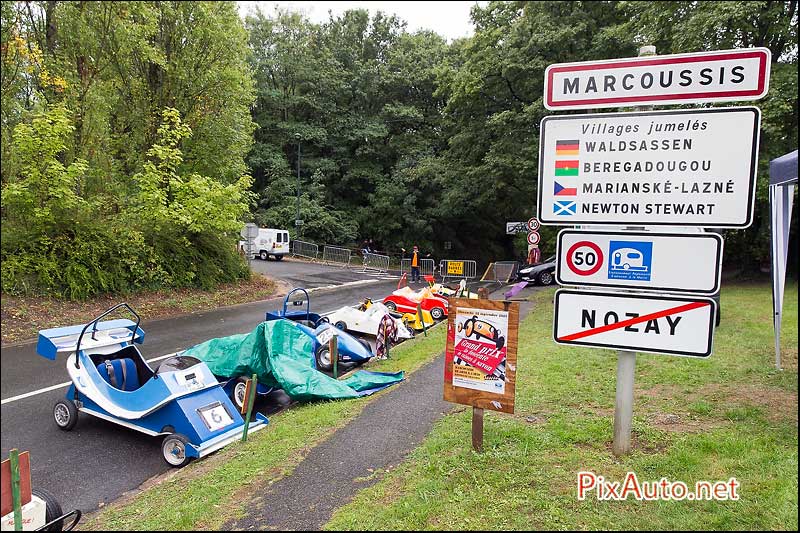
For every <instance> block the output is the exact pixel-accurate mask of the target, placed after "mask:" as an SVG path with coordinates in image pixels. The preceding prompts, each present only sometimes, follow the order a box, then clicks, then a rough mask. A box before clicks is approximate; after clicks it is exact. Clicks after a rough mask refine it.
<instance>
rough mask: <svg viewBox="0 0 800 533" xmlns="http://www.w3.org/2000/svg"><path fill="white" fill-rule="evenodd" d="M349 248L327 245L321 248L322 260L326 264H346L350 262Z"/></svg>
mask: <svg viewBox="0 0 800 533" xmlns="http://www.w3.org/2000/svg"><path fill="white" fill-rule="evenodd" d="M350 254H351V250H349V249H347V248H339V247H338V246H328V245H327V244H326V245H325V247H324V248H323V249H322V261H323V262H324V263H325V264H326V265H327V264H330V263H334V264H337V265H342V266H345V267H346V266H348V265H349V264H350Z"/></svg>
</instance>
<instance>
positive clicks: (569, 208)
mask: <svg viewBox="0 0 800 533" xmlns="http://www.w3.org/2000/svg"><path fill="white" fill-rule="evenodd" d="M576 211H577V204H576V203H575V201H564V202H553V214H554V215H561V216H564V215H567V216H569V215H574V214H575V213H576Z"/></svg>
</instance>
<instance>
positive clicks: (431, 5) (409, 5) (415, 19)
mask: <svg viewBox="0 0 800 533" xmlns="http://www.w3.org/2000/svg"><path fill="white" fill-rule="evenodd" d="M476 3H477V4H480V5H486V4H487V3H488V2H475V1H472V2H238V4H239V12H240V13H241V14H242V15H243V16H244V15H246V14H247V13H248V12H249V11H250V10H251V9H252V10H255V5H256V4H257V5H258V6H260V7H261V10H262V11H263V12H264V13H266V14H270V13H272V12H273V10H274V6H276V5H279V6H281V7H286V8H289V9H291V10H292V11H301V12H303V13H305V14H306V15H307V16H308V18H309V19H311V20H312V21H313V22H324V21H326V20H328V11H332V12H333V14H334V15H338V14H341V13H343V12H344V11H346V10H348V9H357V8H365V9H368V10H369V12H370V13H375V12H376V11H383V12H384V13H389V14H394V15H397V16H398V17H400V18H401V19H403V20H405V21H406V22H407V23H408V31H411V32H413V31H416V30H419V29H427V30H433V31H435V32H436V33H438V34H439V35H442V36H443V37H446V38H447V39H448V40H452V39H456V38H458V37H467V36H470V35H472V33H473V31H472V29H473V28H472V23H471V22H470V20H469V10H470V8H471V7H472V6H473V5H474V4H476Z"/></svg>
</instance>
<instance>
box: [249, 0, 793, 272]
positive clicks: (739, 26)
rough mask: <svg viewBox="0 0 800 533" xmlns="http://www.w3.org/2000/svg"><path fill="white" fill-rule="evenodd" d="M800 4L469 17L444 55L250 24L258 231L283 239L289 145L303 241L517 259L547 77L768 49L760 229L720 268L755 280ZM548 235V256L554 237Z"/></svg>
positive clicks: (592, 5)
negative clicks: (512, 225) (641, 59)
mask: <svg viewBox="0 0 800 533" xmlns="http://www.w3.org/2000/svg"><path fill="white" fill-rule="evenodd" d="M796 4H797V2H771V1H767V2H737V3H732V2H490V3H489V4H488V5H487V6H485V7H478V6H476V7H474V8H473V10H472V19H473V22H474V24H475V35H474V36H473V37H472V38H469V39H462V40H456V41H455V42H453V43H451V44H447V43H445V42H444V41H442V39H441V38H439V37H438V36H437V35H435V34H432V33H430V32H424V31H423V32H417V33H413V34H411V33H408V32H406V31H405V29H404V24H403V22H402V21H399V20H397V19H395V18H392V17H388V18H387V17H386V16H384V15H382V14H380V13H378V14H375V15H373V16H372V18H370V17H369V16H368V14H367V13H366V12H364V11H350V12H347V13H346V14H344V15H342V16H340V17H332V18H331V19H330V20H329V21H328V22H326V23H323V24H314V23H311V22H310V21H308V20H306V19H304V18H303V17H302V16H301V15H298V14H294V13H285V12H282V11H276V12H275V13H274V14H272V15H269V16H268V15H265V14H263V13H257V14H256V15H255V16H252V17H250V18H248V20H247V28H248V30H249V31H250V43H251V51H252V56H251V62H252V65H253V69H254V71H255V76H256V87H257V91H258V98H257V101H256V108H255V111H254V120H255V121H256V123H257V124H258V126H259V129H258V130H257V131H256V135H255V145H254V147H253V151H252V152H251V154H250V156H249V159H248V162H249V164H250V166H251V169H252V173H253V176H254V177H255V183H256V185H255V190H256V192H258V193H259V195H260V205H259V208H258V210H257V212H256V218H257V220H259V221H260V222H262V223H266V224H270V225H277V226H280V227H285V228H292V227H293V220H294V218H295V216H296V212H295V202H296V200H295V198H294V195H295V194H296V191H297V187H298V186H297V176H296V168H297V160H298V148H297V145H298V139H299V143H300V155H301V157H300V175H301V186H300V188H301V205H300V218H301V219H303V220H304V221H305V224H306V225H305V226H304V227H303V236H304V238H308V239H310V240H314V241H317V242H334V243H341V242H348V241H352V240H353V238H354V237H357V238H358V239H359V240H360V239H363V238H374V239H375V240H376V241H377V242H378V247H379V248H381V249H384V250H387V251H389V252H390V253H398V250H399V248H400V247H401V246H405V247H406V248H408V247H409V245H410V244H413V243H418V244H420V245H421V246H422V248H423V249H425V250H431V251H433V252H434V255H435V256H438V257H444V256H445V254H447V256H451V257H453V256H458V257H471V258H475V259H479V260H491V259H509V258H515V257H518V256H519V254H520V252H521V251H522V250H524V249H525V241H524V236H518V237H516V238H513V237H511V236H507V235H505V222H506V221H513V220H527V218H529V217H530V216H532V215H535V209H536V207H535V204H536V200H535V198H536V181H537V173H538V141H539V138H538V136H539V132H538V129H539V122H540V121H541V119H542V118H543V117H544V116H546V115H547V114H549V112H547V111H546V110H545V109H544V107H543V105H542V87H543V85H544V79H543V78H544V69H545V67H547V65H549V64H552V63H556V62H567V61H585V60H591V59H603V58H618V57H630V56H635V55H636V54H637V50H638V47H639V46H640V45H644V44H655V45H656V46H657V49H658V52H659V53H662V54H670V53H681V52H693V51H703V50H719V49H731V48H739V47H751V46H766V47H769V48H770V49H771V50H772V51H773V66H772V72H773V74H772V80H771V89H770V95H769V97H768V98H766V99H764V100H763V101H762V102H760V103H759V106H760V107H761V108H762V110H763V120H762V140H761V157H760V161H761V165H760V167H759V176H760V177H759V186H758V199H757V205H756V219H755V223H754V224H753V226H752V227H751V228H750V229H748V230H746V231H729V232H726V260H727V261H728V263H729V264H730V265H741V266H744V267H745V268H748V269H757V268H758V267H759V266H762V265H764V264H766V263H768V261H769V249H768V238H769V223H768V220H769V219H768V211H767V208H768V199H767V187H766V184H767V175H768V170H767V163H768V161H769V159H772V158H774V157H776V156H778V155H781V154H783V153H786V152H789V151H791V150H793V149H795V148H797V127H796V124H797V15H796ZM795 227H796V224H795ZM541 231H542V237H543V248H544V250H545V253H548V252H550V251H552V250H553V249H554V247H555V234H556V230H555V229H554V228H552V227H550V228H543V229H542V230H541ZM446 241H451V242H452V250H450V251H448V252H445V251H444V243H445V242H446Z"/></svg>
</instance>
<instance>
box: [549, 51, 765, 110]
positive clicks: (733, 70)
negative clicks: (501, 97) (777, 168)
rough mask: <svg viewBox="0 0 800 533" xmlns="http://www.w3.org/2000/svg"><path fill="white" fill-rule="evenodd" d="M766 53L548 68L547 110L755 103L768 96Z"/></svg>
mask: <svg viewBox="0 0 800 533" xmlns="http://www.w3.org/2000/svg"><path fill="white" fill-rule="evenodd" d="M771 61H772V53H771V52H770V50H769V49H768V48H746V49H741V50H723V51H718V52H700V53H693V54H675V55H666V56H651V57H633V58H626V59H609V60H602V61H587V62H581V63H560V64H557V65H550V66H549V67H547V69H546V70H545V76H544V96H545V98H544V105H545V107H546V108H547V109H552V110H565V109H599V108H602V107H622V106H635V105H647V104H656V105H665V104H687V103H690V104H691V103H706V102H734V101H744V100H758V99H759V98H762V97H763V96H764V95H766V94H767V91H768V90H769V70H770V63H771Z"/></svg>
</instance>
